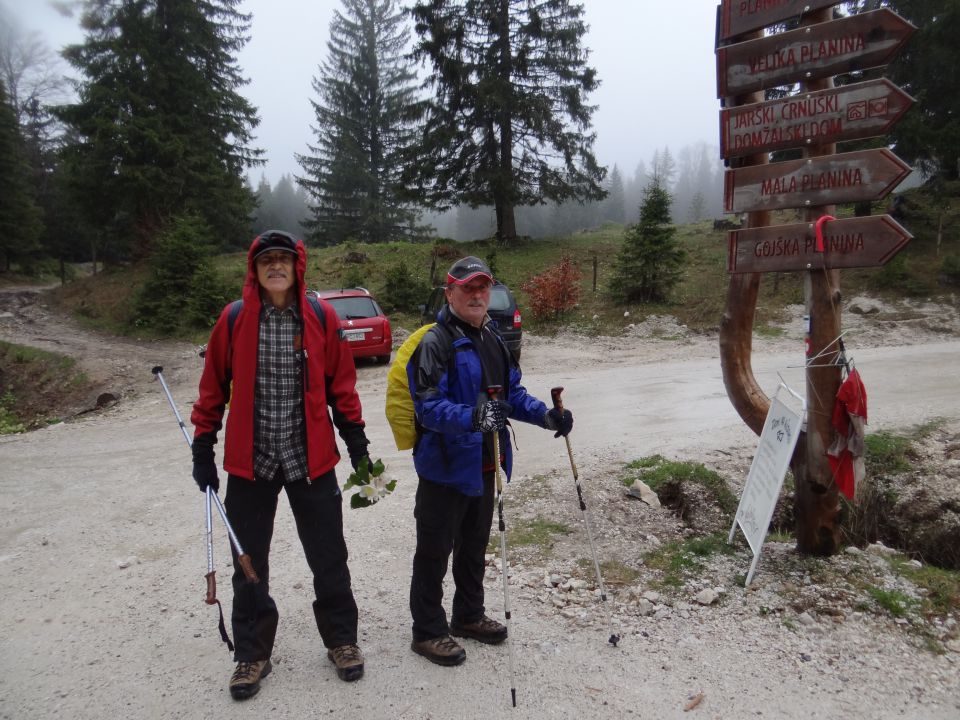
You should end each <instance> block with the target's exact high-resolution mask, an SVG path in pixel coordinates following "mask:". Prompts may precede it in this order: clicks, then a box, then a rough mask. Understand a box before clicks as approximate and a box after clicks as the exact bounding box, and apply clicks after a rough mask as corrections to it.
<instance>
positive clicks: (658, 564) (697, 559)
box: [644, 533, 735, 588]
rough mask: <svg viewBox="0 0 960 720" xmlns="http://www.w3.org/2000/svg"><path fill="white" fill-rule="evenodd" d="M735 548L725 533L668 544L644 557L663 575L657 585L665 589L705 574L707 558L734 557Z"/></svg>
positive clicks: (677, 586) (646, 563)
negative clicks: (702, 573)
mask: <svg viewBox="0 0 960 720" xmlns="http://www.w3.org/2000/svg"><path fill="white" fill-rule="evenodd" d="M734 550H735V549H734V547H733V546H732V545H730V544H729V543H728V542H727V536H726V534H723V533H714V534H712V535H705V536H703V537H696V538H690V539H688V540H684V541H682V542H679V541H678V542H671V543H667V544H665V545H663V546H661V547H659V548H657V549H656V550H652V551H651V552H649V553H647V554H646V555H645V556H644V564H645V565H646V566H647V567H649V568H651V569H653V570H658V571H659V572H660V573H661V576H660V579H659V581H655V582H654V583H653V584H654V585H657V586H659V587H664V588H679V587H682V586H683V584H684V582H685V581H686V580H687V578H688V577H689V576H691V575H693V574H694V573H699V572H702V571H703V569H704V567H705V565H704V562H705V561H706V559H707V558H709V557H711V556H713V555H732V554H733V553H734Z"/></svg>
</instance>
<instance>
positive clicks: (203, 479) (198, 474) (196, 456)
mask: <svg viewBox="0 0 960 720" xmlns="http://www.w3.org/2000/svg"><path fill="white" fill-rule="evenodd" d="M193 479H194V480H195V481H196V483H197V485H198V486H199V488H200V492H206V491H207V488H208V487H212V488H213V491H214V492H217V491H218V490H219V489H220V478H219V477H218V476H217V464H216V463H215V462H214V460H213V441H212V440H210V439H209V438H206V437H203V436H200V437H197V438H195V439H194V441H193Z"/></svg>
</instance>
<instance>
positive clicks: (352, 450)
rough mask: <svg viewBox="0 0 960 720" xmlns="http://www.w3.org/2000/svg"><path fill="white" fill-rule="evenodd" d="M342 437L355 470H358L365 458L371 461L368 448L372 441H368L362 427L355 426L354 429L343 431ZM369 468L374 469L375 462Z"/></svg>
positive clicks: (369, 464) (370, 463)
mask: <svg viewBox="0 0 960 720" xmlns="http://www.w3.org/2000/svg"><path fill="white" fill-rule="evenodd" d="M340 437H342V438H343V442H344V443H345V444H346V446H347V454H348V455H349V456H350V464H351V465H352V466H353V469H354V470H356V469H357V466H358V465H359V464H360V461H361V460H363V459H364V458H367V460H368V461H369V459H370V453H369V452H367V446H368V445H369V444H370V441H369V440H367V434H366V433H365V432H364V431H363V428H362V427H360V426H359V425H353V426H352V427H348V428H346V429H341V430H340ZM367 467H368V468H372V467H373V462H372V461H370V462H369V463H368V465H367Z"/></svg>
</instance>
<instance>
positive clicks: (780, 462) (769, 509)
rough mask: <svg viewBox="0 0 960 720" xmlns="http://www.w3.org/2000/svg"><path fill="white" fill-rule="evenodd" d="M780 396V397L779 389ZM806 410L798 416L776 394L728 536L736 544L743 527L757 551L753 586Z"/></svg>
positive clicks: (754, 552)
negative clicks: (737, 532)
mask: <svg viewBox="0 0 960 720" xmlns="http://www.w3.org/2000/svg"><path fill="white" fill-rule="evenodd" d="M780 388H786V386H785V385H781V386H780ZM786 389H787V392H789V393H790V394H791V395H794V396H795V397H797V398H799V399H800V400H801V402H803V400H802V398H800V396H799V395H797V394H796V393H794V392H793V391H792V390H790V389H789V388H786ZM777 393H778V394H779V389H778V390H777ZM804 411H805V409H804V410H803V411H801V412H800V413H799V414H798V413H797V412H796V411H794V410H792V409H791V408H789V407H788V406H787V405H785V404H784V403H783V402H782V401H781V400H780V399H779V398H778V397H777V395H774V396H773V399H772V400H771V401H770V410H769V411H768V412H767V419H766V421H765V422H764V423H763V431H762V432H761V433H760V442H759V444H758V445H757V453H756V455H754V456H753V463H751V465H750V472H749V473H748V475H747V482H746V484H745V485H744V487H743V495H741V496H740V504H739V505H738V506H737V515H736V518H735V519H734V521H733V527H731V528H730V535H729V536H728V537H727V542H733V536H734V534H735V533H736V531H737V525H739V526H740V529H741V530H742V531H743V535H744V537H745V538H746V539H747V543H748V544H749V545H750V549H751V550H752V551H753V562H752V563H751V564H750V572H749V573H748V574H747V581H746V583H744V585H749V584H750V581H751V580H752V579H753V573H754V572H755V571H756V569H757V562H758V561H759V560H760V550H761V548H762V547H763V540H764V538H765V537H766V535H767V529H768V528H769V526H770V519H771V518H772V517H773V510H774V508H775V507H776V505H777V498H778V497H779V496H780V488H781V486H782V485H783V478H784V477H785V476H786V474H787V468H788V467H789V465H790V458H791V457H792V456H793V449H794V448H795V447H796V446H797V438H799V437H800V428H801V423H802V421H803V413H804Z"/></svg>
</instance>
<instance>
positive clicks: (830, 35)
mask: <svg viewBox="0 0 960 720" xmlns="http://www.w3.org/2000/svg"><path fill="white" fill-rule="evenodd" d="M914 30H915V28H914V27H913V25H911V24H910V23H908V22H907V21H906V20H904V19H903V18H902V17H900V16H899V15H897V14H896V13H895V12H893V11H892V10H888V9H887V8H883V9H881V10H873V11H872V12H867V13H862V14H860V15H851V16H849V17H845V18H841V19H839V20H831V21H830V22H824V23H819V24H817V25H809V26H807V27H803V28H799V29H798V30H791V31H790V32H785V33H781V34H780V35H769V36H767V37H763V38H758V39H756V40H748V41H746V42H742V43H736V44H734V45H727V46H726V47H721V48H718V49H717V96H718V97H727V96H730V95H739V94H741V93H746V92H752V91H754V90H765V89H766V88H770V87H776V86H778V85H788V84H790V83H795V82H798V81H801V80H807V79H809V78H812V77H817V78H822V77H827V76H828V75H837V74H838V73H844V72H850V71H851V70H864V69H866V68H871V67H876V66H877V65H886V64H887V63H888V62H890V59H891V58H892V57H893V56H894V55H896V54H897V52H898V51H899V50H900V47H901V46H902V45H903V44H904V43H905V42H906V41H907V38H909V37H910V35H911V34H912V33H913V31H914Z"/></svg>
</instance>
